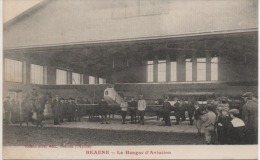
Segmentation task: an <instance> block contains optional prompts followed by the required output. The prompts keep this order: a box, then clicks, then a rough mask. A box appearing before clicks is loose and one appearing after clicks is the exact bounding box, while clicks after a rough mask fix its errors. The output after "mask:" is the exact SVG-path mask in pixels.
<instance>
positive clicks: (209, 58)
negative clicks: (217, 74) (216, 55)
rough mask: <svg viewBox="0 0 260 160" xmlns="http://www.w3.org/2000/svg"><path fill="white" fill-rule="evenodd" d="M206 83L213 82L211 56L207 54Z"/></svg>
mask: <svg viewBox="0 0 260 160" xmlns="http://www.w3.org/2000/svg"><path fill="white" fill-rule="evenodd" d="M206 81H211V54H210V53H209V52H207V53H206Z"/></svg>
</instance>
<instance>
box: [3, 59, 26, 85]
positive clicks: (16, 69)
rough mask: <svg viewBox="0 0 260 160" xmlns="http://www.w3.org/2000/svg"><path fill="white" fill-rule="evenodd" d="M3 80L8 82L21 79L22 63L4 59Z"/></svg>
mask: <svg viewBox="0 0 260 160" xmlns="http://www.w3.org/2000/svg"><path fill="white" fill-rule="evenodd" d="M5 80H6V81H10V82H22V81H23V63H22V62H21V61H16V60H11V59H5Z"/></svg>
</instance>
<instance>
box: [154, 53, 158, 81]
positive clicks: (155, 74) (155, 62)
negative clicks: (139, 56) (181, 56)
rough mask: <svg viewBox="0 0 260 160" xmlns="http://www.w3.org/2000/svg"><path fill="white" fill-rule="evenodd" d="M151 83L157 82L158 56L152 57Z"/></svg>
mask: <svg viewBox="0 0 260 160" xmlns="http://www.w3.org/2000/svg"><path fill="white" fill-rule="evenodd" d="M153 63H154V68H153V81H154V82H158V56H155V57H154V62H153Z"/></svg>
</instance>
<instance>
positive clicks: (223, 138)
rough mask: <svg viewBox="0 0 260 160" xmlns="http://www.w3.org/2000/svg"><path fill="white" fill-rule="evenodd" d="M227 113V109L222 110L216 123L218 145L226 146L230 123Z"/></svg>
mask: <svg viewBox="0 0 260 160" xmlns="http://www.w3.org/2000/svg"><path fill="white" fill-rule="evenodd" d="M228 111H229V110H228V108H223V109H222V110H221V115H220V116H219V118H218V121H217V134H218V141H219V143H220V144H228V127H229V125H230V121H231V118H230V117H229V113H228Z"/></svg>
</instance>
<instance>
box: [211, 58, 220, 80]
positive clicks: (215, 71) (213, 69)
mask: <svg viewBox="0 0 260 160" xmlns="http://www.w3.org/2000/svg"><path fill="white" fill-rule="evenodd" d="M210 73H211V80H212V81H217V80H218V57H213V58H212V59H211V72H210Z"/></svg>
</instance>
